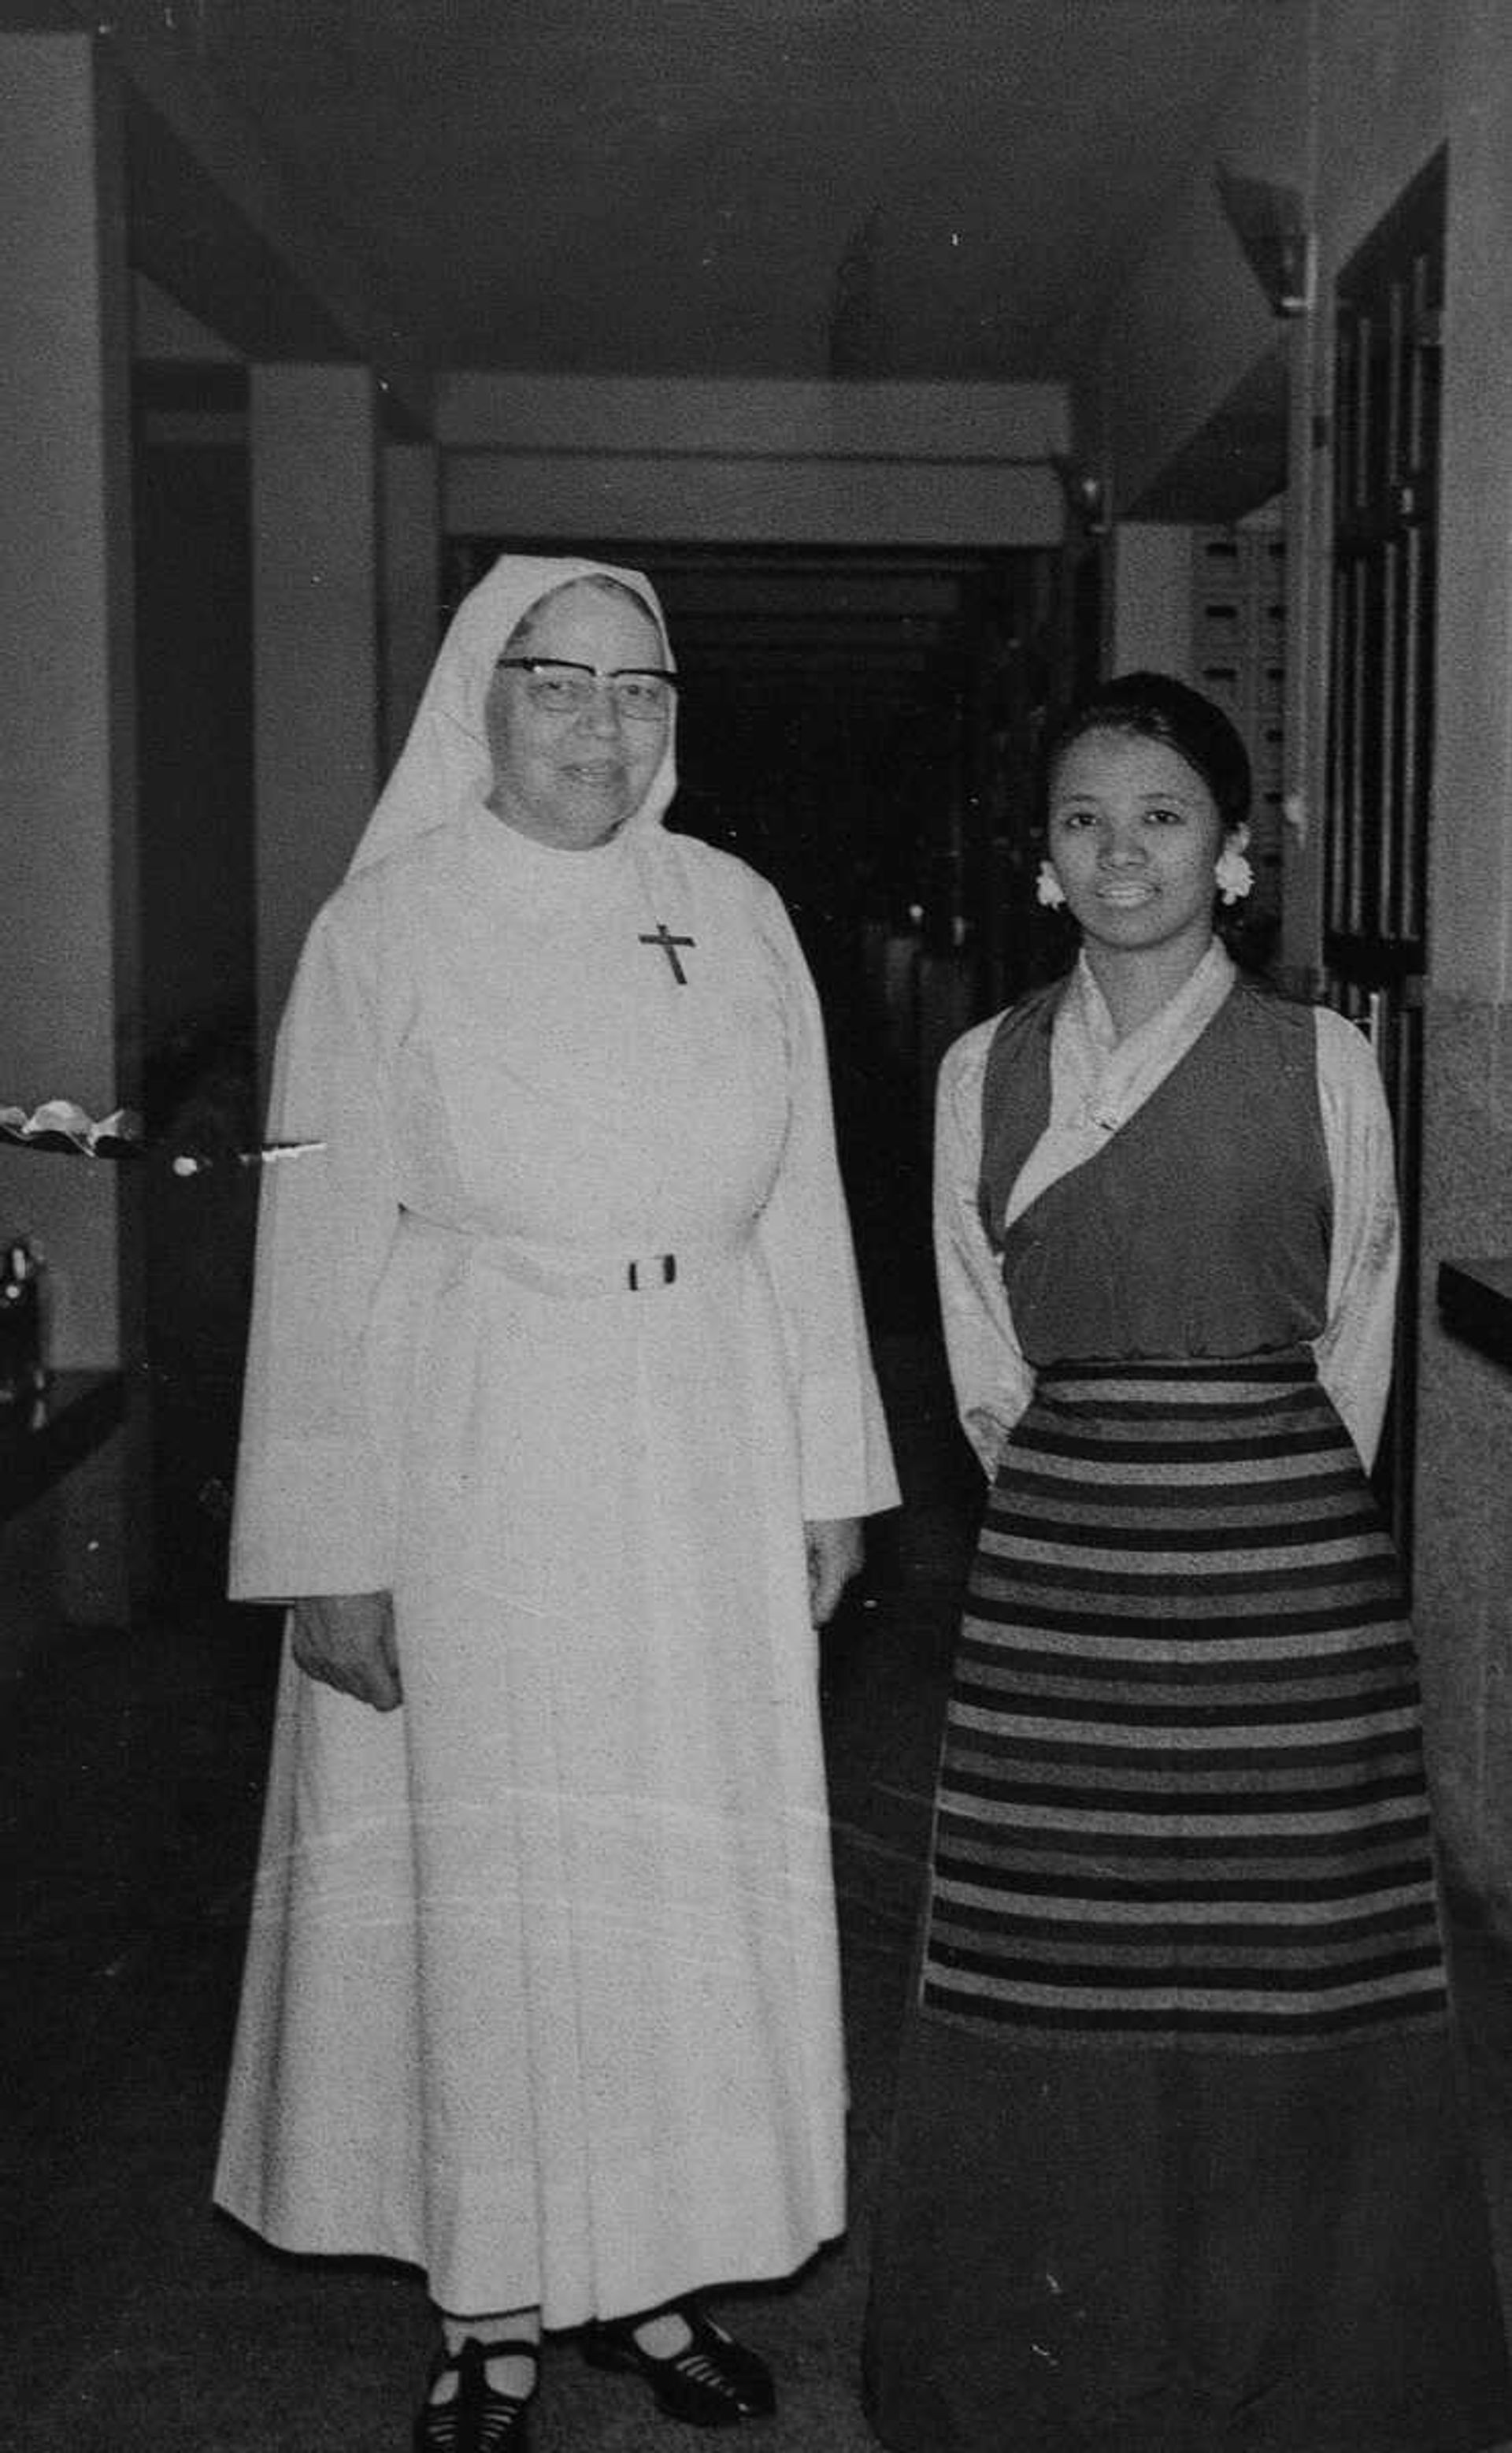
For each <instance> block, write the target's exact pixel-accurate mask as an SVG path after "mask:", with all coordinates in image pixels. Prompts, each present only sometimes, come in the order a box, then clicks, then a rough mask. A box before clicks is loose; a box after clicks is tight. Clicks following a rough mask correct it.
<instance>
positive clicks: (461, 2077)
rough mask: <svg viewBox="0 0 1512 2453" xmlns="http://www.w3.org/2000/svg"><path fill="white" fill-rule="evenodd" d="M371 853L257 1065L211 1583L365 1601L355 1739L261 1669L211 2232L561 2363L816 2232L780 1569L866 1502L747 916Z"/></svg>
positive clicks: (836, 2189)
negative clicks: (512, 2312)
mask: <svg viewBox="0 0 1512 2453" xmlns="http://www.w3.org/2000/svg"><path fill="white" fill-rule="evenodd" d="M529 568H532V569H540V568H548V569H549V568H552V567H551V566H531V567H529ZM555 568H556V569H557V570H558V571H560V570H561V569H562V568H564V567H562V566H556V567H555ZM485 585H486V588H487V583H486V584H485ZM642 585H644V583H642ZM541 592H542V586H541V585H539V584H538V585H535V586H534V588H533V593H535V594H539V593H541ZM516 593H518V588H517V589H516ZM524 601H526V602H528V601H529V596H528V595H527V596H526V598H525V600H524ZM516 609H517V608H515V606H514V605H513V603H512V602H508V603H507V604H506V606H505V608H504V610H505V613H506V614H507V615H509V616H510V617H511V618H512V615H513V613H514V611H515V610H516ZM501 621H502V622H503V627H502V628H500V627H498V626H499V623H500V622H501ZM508 627H509V622H508V621H507V620H505V619H504V616H503V615H497V616H496V620H495V631H496V635H495V638H494V641H493V644H492V652H494V653H496V652H497V650H498V645H499V644H501V643H502V639H503V638H504V637H505V636H507V630H508ZM446 654H447V650H446V649H444V650H443V658H445V657H446ZM438 670H439V668H438ZM480 670H481V667H480ZM422 712H423V716H424V713H425V710H424V709H423V711H422ZM417 729H418V727H417ZM407 755H408V753H407ZM402 771H403V769H401V772H402ZM390 839H392V840H394V842H395V848H393V849H392V850H391V851H388V853H387V856H383V855H384V846H383V841H382V840H380V841H379V843H378V844H377V846H376V852H377V854H378V855H379V856H372V857H368V858H366V859H365V861H364V862H363V864H362V865H361V866H358V867H355V868H354V872H353V874H351V875H350V876H349V877H348V881H347V883H346V884H345V885H344V886H343V887H342V888H341V889H340V890H339V891H338V893H337V894H336V895H335V896H334V897H333V899H332V900H331V902H330V903H329V904H328V906H327V907H326V909H325V910H324V912H323V913H322V914H321V916H320V918H319V920H318V921H317V923H316V926H315V927H314V929H313V931H312V933H311V936H310V939H309V941H308V946H307V947H306V951H305V955H304V958H303V961H302V964H301V967H300V971H299V975H298V979H297V982H296V986H295V989H294V993H293V996H292V999H291V1001H290V1006H289V1009H288V1014H287V1016H286V1020H285V1027H284V1031H283V1035H282V1039H281V1047H280V1063H279V1074H278V1083H277V1087H276V1091H275V1107H274V1116H273V1127H272V1128H273V1131H274V1133H275V1134H276V1135H277V1137H278V1138H280V1139H284V1140H293V1141H303V1140H309V1141H319V1142H322V1143H324V1145H325V1147H324V1148H323V1149H321V1150H318V1151H314V1152H312V1153H309V1154H308V1155H306V1156H302V1157H298V1158H290V1159H286V1160H285V1161H284V1162H283V1163H282V1164H281V1165H280V1166H279V1167H276V1168H275V1169H273V1170H271V1171H270V1178H269V1185H268V1187H267V1192H266V1196H265V1210H264V1217H263V1222H262V1228H261V1234H260V1241H259V1279H258V1291H257V1301H256V1306H255V1310H254V1319H253V1331H252V1344H251V1351H250V1356H249V1384H248V1396H247V1406H246V1417H245V1424H244V1444H243V1456H242V1465H241V1472H240V1478H239V1486H238V1497H237V1520H236V1526H235V1536H234V1543H233V1562H232V1565H233V1586H232V1588H233V1591H234V1592H235V1593H237V1594H238V1595H239V1596H241V1597H243V1598H257V1597H267V1598H275V1597H282V1598H288V1597H292V1596H294V1595H297V1594H301V1593H317V1592H333V1591H366V1590H377V1589H382V1588H388V1589H391V1591H392V1592H393V1595H394V1603H395V1620H396V1632H397V1641H398V1648H399V1655H400V1668H401V1675H402V1679H403V1685H404V1699H405V1700H404V1704H403V1706H402V1708H401V1709H400V1710H398V1711H395V1712H393V1713H390V1714H387V1715H384V1714H379V1713H377V1712H375V1711H373V1710H371V1709H370V1708H369V1707H368V1706H366V1705H362V1704H360V1703H357V1702H354V1701H352V1700H350V1699H349V1698H347V1697H344V1696H342V1695H340V1694H338V1693H336V1692H334V1691H333V1690H332V1689H330V1688H329V1687H327V1686H325V1685H318V1684H316V1683H315V1682H313V1681H311V1680H309V1679H308V1678H307V1677H305V1676H304V1675H303V1674H302V1673H301V1672H300V1671H299V1670H298V1669H297V1668H295V1667H294V1666H293V1665H291V1663H288V1662H286V1665H285V1669H284V1675H283V1683H282V1687H281V1692H280V1700H279V1705H278V1718H277V1726H276V1734H275V1740H274V1748H273V1764H272V1772H271V1779H270V1786H269V1801H268V1809H267V1821H266V1828H265V1834H264V1845H263V1855H262V1864H261V1870H260V1875H259V1881H258V1887H257V1894H256V1901H255V1905H254V1910H253V1917H252V1925H251V1933H250V1940H249V1956H248V1964H247V1973H246V1980H245V1985H244V1993H243V2003H242V2013H241V2019H240V2024H239V2028H238V2034H237V2041H236V2048H235V2056H234V2064H233V2068H232V2073H231V2080H230V2089H229V2104H228V2110H227V2118H226V2127H225V2134H224V2140H223V2147H222V2155H221V2162H220V2166H219V2171H218V2175H217V2182H216V2196H217V2198H218V2200H219V2202H220V2204H223V2205H224V2206H226V2207H227V2208H228V2209H229V2212H231V2213H232V2214H233V2215H236V2216H237V2217H239V2218H240V2219H241V2220H242V2221H243V2222H245V2223H247V2224H250V2225H252V2226H253V2227H254V2228H255V2229H256V2230H258V2231H259V2232H261V2233H263V2234H264V2235H265V2236H266V2237H267V2238H268V2239H269V2240H271V2241H273V2242H275V2243H277V2244H279V2245H281V2246H283V2247H286V2248H290V2249H296V2250H304V2251H324V2252H339V2253H352V2252H356V2253H363V2254H368V2255H378V2256H385V2257H392V2258H399V2259H404V2260H408V2261H412V2262H413V2263H415V2264H419V2265H421V2266H423V2267H424V2268H425V2269H426V2270H427V2273H428V2281H429V2288H430V2291H431V2295H432V2297H433V2298H434V2299H435V2300H436V2301H437V2302H438V2303H440V2304H441V2305H442V2306H443V2307H446V2308H448V2309H451V2310H454V2311H457V2312H461V2313H470V2312H476V2311H481V2310H485V2309H494V2308H508V2307H517V2306H525V2305H528V2304H531V2303H540V2304H541V2306H542V2309H543V2313H544V2317H545V2321H546V2323H547V2325H551V2326H564V2325H571V2324H575V2323H580V2322H581V2321H583V2320H585V2319H587V2317H589V2316H593V2315H597V2316H600V2317H613V2316H616V2315H622V2314H625V2313H627V2312H629V2311H632V2310H636V2309H641V2308H645V2307H647V2306H650V2305H654V2304H655V2303H658V2302H660V2301H663V2300H665V2299H667V2298H670V2297H671V2296H673V2295H675V2294H677V2293H679V2292H682V2291H685V2290H689V2289H696V2288H698V2287H699V2286H701V2285H704V2284H710V2283H716V2282H719V2281H721V2280H734V2279H741V2278H755V2277H764V2276H776V2275H782V2274H786V2273H788V2272H790V2271H792V2270H793V2268H795V2267H796V2266H797V2265H799V2264H801V2263H802V2262H803V2261H804V2260H805V2259H806V2257H807V2256H808V2255H809V2254H810V2253H811V2252H812V2250H813V2249H814V2248H815V2247H816V2246H817V2245H818V2244H819V2243H821V2242H822V2241H824V2240H826V2239H828V2238H830V2237H832V2236H833V2235H834V2234H836V2233H837V2232H838V2231H839V2230H840V2229H841V2228H842V2226H843V2224H844V2221H845V2205H844V2170H843V2149H844V2113H845V2083H844V2068H843V2059H842V2045H841V2032H840V2004H839V1989H838V1982H837V1957H836V1944H835V1931H834V1916H833V1898H832V1885H831V1873H830V1864H829V1844H828V1832H827V1825H826V1798H825V1779H824V1768H823V1763H822V1757H821V1750H820V1732H819V1723H818V1705H817V1680H816V1640H815V1637H814V1633H813V1630H812V1627H811V1625H810V1623H809V1612H808V1599H807V1583H806V1561H805V1547H804V1533H803V1525H804V1519H805V1518H806V1517H808V1518H819V1517H841V1516H854V1515H859V1514H863V1513H865V1512H868V1511H870V1510H873V1509H877V1508H881V1507H885V1506H891V1505H892V1504H893V1503H894V1502H895V1500H896V1496H897V1492H896V1486H895V1484H894V1481H893V1476H892V1468H891V1463H890V1459H889V1457H888V1453H887V1444H886V1435H885V1427H884V1425H883V1421H882V1416H881V1410H880V1406H879V1405H878V1400H877V1392H876V1387H875V1383H874V1380H873V1377H872V1372H871V1366H870V1362H869V1357H868V1353H867V1348H866V1344H865V1326H864V1323H863V1319H862V1313H861V1307H860V1302H859V1298H858V1293H857V1287H856V1282H855V1276H854V1268H853V1264H852V1259H851V1251H850V1242H849V1232H848V1227H847V1222H846V1214H845V1208H844V1203H843V1198H842V1194H841V1190H840V1186H839V1180H838V1175H837V1171H836V1167H835V1160H834V1152H833V1143H832V1134H831V1126H830V1117H829V1104H828V1089H827V1081H826V1066H825V1055H824V1046H823V1034H822V1027H821V1024H820V1019H819V1014H818V1008H817V1004H816V1001H815V998H814V994H813V989H812V987H811V984H810V982H809V980H808V976H807V972H806V967H805V966H804V963H803V960H802V957H801V954H800V953H799V950H798V947H797V945H796V942H795V940H794V938H793V935H792V931H791V929H790V927H789V925H788V923H787V920H786V914H785V912H784V911H783V908H782V906H781V904H780V902H779V900H778V898H777V896H776V895H775V894H774V893H773V891H772V890H771V888H770V887H767V886H766V885H765V884H764V883H763V882H762V881H761V880H760V879H759V878H757V877H756V876H755V875H754V874H753V873H752V872H751V871H750V870H749V869H747V868H746V867H745V866H744V865H743V864H742V863H740V862H738V861H736V860H733V859H731V858H730V857H729V856H728V855H726V854H725V853H722V852H719V851H716V850H713V849H711V848H709V847H707V846H706V845H704V844H700V843H697V842H694V841H691V840H689V839H686V838H681V837H678V836H674V835H670V834H667V833H666V832H664V831H663V829H662V828H661V826H660V824H659V822H658V813H656V812H655V811H653V813H652V815H651V817H650V819H649V820H647V821H646V822H644V823H642V822H637V821H632V822H631V824H630V825H628V826H627V828H625V829H624V830H623V831H622V832H621V834H620V835H618V836H617V837H616V838H615V839H614V840H613V841H612V842H610V843H609V844H607V845H606V846H603V847H601V848H597V849H595V850H592V851H587V852H563V851H557V850H555V849H552V848H547V847H546V846H544V845H542V844H539V843H536V842H534V841H532V840H530V839H528V838H527V837H525V836H523V835H521V834H519V833H518V832H516V831H514V830H513V829H511V828H508V827H507V826H506V825H505V824H503V823H502V822H501V821H500V820H499V819H498V818H496V817H495V816H494V815H493V814H492V813H491V812H490V811H489V810H488V809H487V808H485V807H484V806H483V803H482V800H481V798H480V797H479V794H478V792H477V791H476V790H475V789H473V790H468V791H464V792H462V793H461V794H460V796H456V797H454V798H453V799H452V801H451V802H450V803H448V809H447V814H446V823H444V824H441V825H437V826H435V827H433V828H429V829H428V830H426V831H423V832H415V831H414V830H410V831H409V832H408V833H406V832H403V831H401V832H399V834H398V835H397V837H394V836H393V835H392V830H390ZM663 924H665V926H666V930H667V931H668V932H670V934H671V935H672V936H673V937H675V938H677V939H678V940H682V941H690V942H682V943H680V944H678V945H677V946H676V947H674V948H673V949H672V951H673V953H675V956H676V961H677V964H678V967H680V968H681V970H682V972H683V975H684V977H683V981H682V982H681V983H680V982H679V980H678V978H677V977H676V976H675V974H674V969H673V963H672V960H671V958H670V957H669V954H668V952H667V950H666V948H665V947H664V946H663V945H662V944H661V943H660V942H652V943H647V942H645V941H646V939H647V937H649V938H651V939H653V941H654V940H655V939H656V937H657V932H658V930H659V928H660V927H661V926H662V925H663ZM632 1264H633V1265H634V1269H633V1274H634V1278H635V1281H636V1283H635V1284H634V1285H632V1284H631V1283H630V1279H631V1265H632Z"/></svg>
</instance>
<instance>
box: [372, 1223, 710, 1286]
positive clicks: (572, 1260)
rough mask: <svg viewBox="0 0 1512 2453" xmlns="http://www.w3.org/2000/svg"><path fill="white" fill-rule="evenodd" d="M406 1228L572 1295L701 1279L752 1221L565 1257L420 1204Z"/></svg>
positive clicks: (505, 1272) (519, 1281)
mask: <svg viewBox="0 0 1512 2453" xmlns="http://www.w3.org/2000/svg"><path fill="white" fill-rule="evenodd" d="M400 1217H401V1221H402V1224H403V1229H404V1232H405V1233H406V1234H407V1235H420V1236H423V1237H426V1238H427V1239H429V1238H432V1237H433V1238H435V1239H436V1240H438V1241H441V1242H445V1243H447V1244H448V1245H450V1246H453V1247H454V1248H456V1249H458V1250H460V1251H461V1252H462V1253H463V1254H464V1255H465V1256H466V1257H467V1258H468V1260H473V1261H477V1262H478V1263H479V1264H480V1265H481V1266H483V1267H484V1268H487V1269H496V1270H497V1271H498V1272H499V1274H500V1275H501V1276H502V1277H506V1278H509V1279H511V1280H512V1281H513V1283H514V1284H515V1285H516V1286H527V1287H528V1288H529V1289H530V1291H531V1292H532V1293H533V1294H540V1295H557V1296H562V1297H566V1298H568V1299H571V1298H572V1297H575V1296H589V1295H624V1294H631V1295H644V1294H661V1293H664V1292H665V1291H666V1288H667V1287H669V1286H690V1285H697V1284H698V1283H699V1282H700V1280H704V1279H707V1278H709V1277H712V1276H714V1275H715V1274H716V1273H717V1272H718V1271H720V1270H722V1269H726V1268H727V1267H728V1266H729V1265H730V1263H731V1261H733V1260H734V1259H735V1258H736V1257H737V1255H738V1254H739V1253H741V1252H743V1251H744V1250H745V1248H746V1245H747V1244H748V1243H749V1242H750V1238H751V1230H750V1227H748V1226H746V1227H741V1228H739V1229H738V1230H735V1231H732V1232H731V1233H730V1234H729V1235H727V1236H695V1237H691V1238H684V1239H682V1240H680V1242H679V1244H678V1246H677V1249H676V1250H675V1251H674V1252H626V1251H624V1250H623V1249H621V1250H619V1251H614V1252H604V1251H597V1252H595V1251H584V1252H582V1253H581V1254H577V1253H573V1252H572V1248H571V1246H567V1255H569V1256H570V1257H567V1256H565V1257H564V1258H563V1260H561V1261H560V1262H559V1261H557V1260H555V1259H548V1258H545V1257H543V1253H542V1247H541V1246H540V1245H538V1244H532V1243H531V1242H530V1241H529V1240H528V1239H527V1237H525V1236H520V1235H483V1234H474V1233H473V1232H472V1231H471V1230H470V1229H469V1228H468V1227H448V1226H447V1225H446V1224H445V1223H444V1222H443V1221H442V1220H441V1219H439V1218H426V1217H423V1216H422V1215H421V1213H420V1212H419V1211H418V1210H415V1209H402V1210H401V1212H400Z"/></svg>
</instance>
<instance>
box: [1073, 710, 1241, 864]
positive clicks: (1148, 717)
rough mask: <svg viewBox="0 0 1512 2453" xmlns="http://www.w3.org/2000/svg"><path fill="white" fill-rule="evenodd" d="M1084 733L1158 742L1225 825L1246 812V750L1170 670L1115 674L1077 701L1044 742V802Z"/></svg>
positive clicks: (1220, 716) (1219, 715)
mask: <svg viewBox="0 0 1512 2453" xmlns="http://www.w3.org/2000/svg"><path fill="white" fill-rule="evenodd" d="M1088 732H1128V733H1133V734H1135V735H1137V736H1138V737H1139V738H1141V739H1143V740H1145V741H1162V742H1164V744H1165V747H1166V748H1168V749H1174V750H1175V751H1176V753H1177V755H1178V757H1181V758H1184V759H1185V761H1186V764H1187V765H1188V767H1190V768H1192V770H1193V772H1194V773H1195V774H1198V775H1200V776H1201V777H1202V779H1203V782H1204V784H1205V785H1206V787H1207V788H1208V790H1209V791H1210V792H1211V794H1212V796H1213V801H1214V805H1215V807H1216V808H1217V810H1218V814H1219V816H1220V818H1221V819H1222V820H1223V823H1224V829H1225V831H1226V830H1228V829H1230V828H1234V827H1242V826H1243V824H1244V821H1245V820H1246V818H1247V817H1248V815H1249V792H1250V782H1249V753H1248V751H1247V750H1246V749H1245V748H1244V745H1243V741H1241V739H1240V737H1239V734H1238V733H1237V732H1236V731H1235V729H1234V727H1233V726H1232V724H1231V723H1230V722H1229V720H1228V718H1227V716H1226V715H1225V714H1224V710H1223V708H1221V707H1218V706H1216V705H1215V704H1214V702H1213V700H1212V699H1210V698H1204V696H1203V693H1202V691H1201V690H1194V689H1189V688H1187V686H1186V684H1185V683H1184V682H1179V681H1176V680H1175V679H1173V677H1172V676H1171V674H1169V673H1119V674H1117V675H1116V676H1115V678H1114V679H1113V680H1111V681H1105V682H1099V683H1098V684H1097V685H1096V686H1095V688H1092V689H1090V690H1088V691H1087V692H1086V693H1085V695H1084V697H1082V698H1080V699H1078V700H1077V702H1076V704H1075V706H1074V707H1073V708H1071V709H1070V711H1069V713H1068V714H1067V715H1066V716H1065V718H1064V721H1063V722H1062V723H1061V724H1060V725H1059V726H1058V727H1057V728H1056V730H1055V731H1054V733H1053V734H1052V735H1051V737H1050V740H1049V742H1048V744H1047V746H1046V748H1045V752H1044V768H1043V776H1042V781H1043V791H1042V796H1041V797H1042V805H1044V806H1047V805H1048V802H1049V796H1050V790H1051V787H1052V786H1053V784H1054V782H1055V773H1056V769H1057V768H1058V767H1059V766H1060V764H1061V761H1062V759H1063V758H1064V756H1065V753H1066V751H1067V750H1068V749H1069V748H1071V745H1072V743H1073V742H1077V741H1080V740H1082V739H1083V738H1084V735H1085V734H1086V733H1088Z"/></svg>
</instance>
